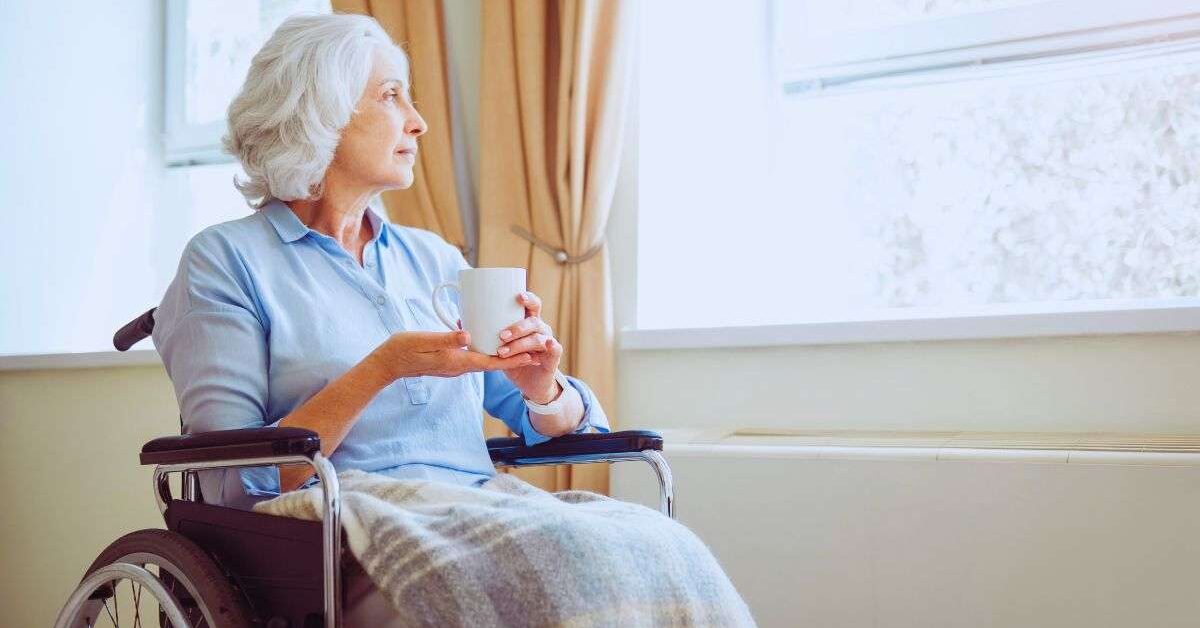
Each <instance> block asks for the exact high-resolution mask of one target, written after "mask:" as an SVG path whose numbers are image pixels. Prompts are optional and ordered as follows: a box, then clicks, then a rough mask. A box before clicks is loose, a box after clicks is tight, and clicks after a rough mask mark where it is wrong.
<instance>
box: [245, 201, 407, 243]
mask: <svg viewBox="0 0 1200 628" xmlns="http://www.w3.org/2000/svg"><path fill="white" fill-rule="evenodd" d="M262 211H263V213H264V214H266V216H267V220H268V221H269V222H270V223H271V226H272V227H275V232H276V233H278V234H279V239H280V240H283V241H284V242H286V243H292V242H295V241H296V240H299V239H300V238H303V237H304V236H305V235H307V234H308V232H309V231H310V229H309V228H308V226H307V225H305V224H304V223H303V222H300V218H298V217H297V216H296V213H295V212H293V211H292V208H291V207H288V206H287V203H284V202H283V201H281V200H279V199H277V198H273V199H271V200H270V201H268V202H267V204H266V205H264V206H263V209H262ZM366 215H367V220H368V221H369V222H370V223H371V231H374V232H375V236H374V238H373V239H377V240H379V242H380V243H381V244H384V245H386V244H387V224H386V222H387V221H385V220H384V219H383V217H382V216H380V215H379V213H378V212H376V211H375V208H374V207H372V206H371V205H370V204H368V205H367V211H366Z"/></svg>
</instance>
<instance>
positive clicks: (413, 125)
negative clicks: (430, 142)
mask: <svg viewBox="0 0 1200 628" xmlns="http://www.w3.org/2000/svg"><path fill="white" fill-rule="evenodd" d="M406 126H407V128H406V129H405V131H406V132H407V133H409V134H411V135H412V136H413V137H416V136H418V135H424V134H425V131H428V130H429V127H428V126H426V125H425V118H422V117H421V114H419V113H417V110H416V109H413V110H412V117H411V118H409V119H408V122H407V123H406Z"/></svg>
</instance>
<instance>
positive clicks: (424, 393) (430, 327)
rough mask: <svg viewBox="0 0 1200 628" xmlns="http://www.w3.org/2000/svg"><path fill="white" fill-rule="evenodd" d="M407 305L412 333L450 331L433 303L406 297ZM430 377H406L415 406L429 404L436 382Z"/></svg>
mask: <svg viewBox="0 0 1200 628" xmlns="http://www.w3.org/2000/svg"><path fill="white" fill-rule="evenodd" d="M404 303H405V305H407V306H408V313H409V314H410V315H411V316H412V324H411V325H408V326H407V327H408V328H409V329H410V330H412V331H449V330H448V329H446V326H445V325H443V324H442V322H441V321H440V320H438V318H437V316H435V315H434V313H433V303H432V301H430V300H429V299H424V298H421V297H405V299H404ZM431 379H432V378H431V377H430V376H428V375H418V376H416V377H405V378H404V386H405V387H406V388H407V389H408V399H409V401H411V402H412V403H413V404H414V405H423V404H427V403H429V397H430V387H431V386H433V385H434V382H432V381H430V380H431Z"/></svg>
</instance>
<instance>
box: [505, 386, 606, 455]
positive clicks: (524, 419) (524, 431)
mask: <svg viewBox="0 0 1200 628" xmlns="http://www.w3.org/2000/svg"><path fill="white" fill-rule="evenodd" d="M566 377H567V382H568V383H570V384H571V387H572V388H574V389H575V390H576V391H578V392H579V397H580V398H581V399H583V417H582V418H580V419H579V425H578V426H577V427H576V428H575V429H574V430H573V431H572V433H573V434H583V433H585V432H587V431H588V428H595V429H596V431H597V432H601V433H605V434H607V433H608V431H609V425H608V416H607V415H605V414H604V408H601V407H600V401H599V400H598V399H596V395H595V394H594V393H592V389H591V388H588V386H587V384H585V383H583V381H581V380H579V379H577V378H574V377H571V376H570V375H567V376H566ZM564 392H565V391H564ZM521 435H522V436H523V437H524V438H525V445H526V446H532V445H537V444H539V443H544V442H546V441H548V440H550V439H551V438H552V437H550V436H546V435H545V434H542V433H541V432H539V431H537V430H536V429H534V428H533V422H532V420H531V417H530V416H529V408H528V406H527V407H526V408H525V411H524V412H523V413H522V414H521Z"/></svg>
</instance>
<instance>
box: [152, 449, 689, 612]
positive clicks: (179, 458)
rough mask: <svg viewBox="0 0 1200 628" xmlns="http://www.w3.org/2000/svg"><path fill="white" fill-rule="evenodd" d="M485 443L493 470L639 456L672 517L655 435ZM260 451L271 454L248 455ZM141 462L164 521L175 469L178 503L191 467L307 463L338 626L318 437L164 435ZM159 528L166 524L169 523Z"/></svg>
mask: <svg viewBox="0 0 1200 628" xmlns="http://www.w3.org/2000/svg"><path fill="white" fill-rule="evenodd" d="M487 444H488V452H489V454H490V456H491V458H492V461H493V464H494V465H495V466H497V467H528V466H539V465H548V464H582V463H599V462H604V463H609V464H611V463H613V462H623V461H630V460H641V461H644V462H646V463H648V464H649V465H650V467H651V468H652V469H653V470H654V473H655V477H656V478H657V480H658V483H659V509H660V510H661V512H662V513H663V514H665V515H667V516H668V517H671V518H674V516H675V496H674V481H673V478H672V476H671V469H670V466H669V465H668V464H667V461H666V459H665V458H664V457H663V455H662V453H661V449H662V437H661V436H660V435H658V434H657V433H655V432H650V431H643V430H631V431H623V432H613V433H608V434H571V435H567V436H562V437H559V438H557V439H554V440H551V441H548V442H546V443H542V444H539V445H534V446H525V445H524V443H523V441H522V440H521V439H520V438H492V439H489V440H488V441H487ZM264 451H271V452H272V453H270V454H268V455H255V454H259V453H262V452H264ZM239 454H242V455H239ZM141 461H142V464H156V463H157V464H156V466H155V469H154V474H153V487H154V496H155V500H156V502H157V504H158V508H159V511H160V513H161V514H162V515H163V518H164V520H166V519H167V507H168V506H169V505H170V503H171V502H172V501H173V500H174V497H173V496H172V494H171V487H170V484H169V475H170V474H171V473H182V491H181V493H182V495H181V498H182V500H183V501H192V502H200V503H202V497H201V498H199V499H197V496H198V495H199V492H198V491H197V490H196V488H197V487H198V482H199V478H198V476H197V475H196V472H197V471H201V470H205V469H236V468H244V467H256V466H266V465H278V464H296V463H299V464H308V465H310V466H311V467H312V468H313V469H314V471H315V472H316V475H317V478H318V479H319V480H320V486H321V487H322V493H323V498H324V503H323V513H322V549H321V551H322V580H323V588H324V592H323V610H324V615H325V617H324V625H325V626H326V628H337V627H339V626H341V616H342V613H341V610H342V609H341V600H342V572H341V569H340V564H341V563H340V561H341V557H342V552H343V548H342V534H341V500H340V494H339V485H338V479H337V473H336V471H335V469H334V467H333V464H332V463H331V462H330V461H329V460H328V459H327V458H326V457H325V456H323V455H322V454H321V450H320V439H319V437H318V436H317V434H316V433H315V432H312V431H310V430H305V429H300V428H248V429H240V430H223V431H218V432H206V433H204V434H195V435H185V436H171V437H164V438H159V439H155V440H153V441H150V442H149V443H146V445H145V446H144V447H143V448H142V454H141ZM167 525H168V528H169V527H170V522H169V521H168V523H167Z"/></svg>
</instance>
